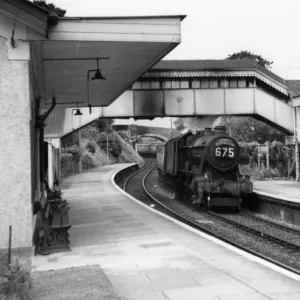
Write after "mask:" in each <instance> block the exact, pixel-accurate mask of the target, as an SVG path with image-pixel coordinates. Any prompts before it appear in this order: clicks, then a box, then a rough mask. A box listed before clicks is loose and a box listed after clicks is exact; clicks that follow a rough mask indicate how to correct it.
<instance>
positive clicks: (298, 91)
mask: <svg viewBox="0 0 300 300" xmlns="http://www.w3.org/2000/svg"><path fill="white" fill-rule="evenodd" d="M286 82H287V84H288V86H289V88H290V92H291V96H292V97H298V96H300V80H287V81H286Z"/></svg>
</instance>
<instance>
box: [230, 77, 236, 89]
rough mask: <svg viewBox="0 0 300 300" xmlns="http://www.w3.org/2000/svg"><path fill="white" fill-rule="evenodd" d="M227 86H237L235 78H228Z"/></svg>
mask: <svg viewBox="0 0 300 300" xmlns="http://www.w3.org/2000/svg"><path fill="white" fill-rule="evenodd" d="M228 83H229V84H228V87H229V88H237V87H238V80H237V78H229V80H228Z"/></svg>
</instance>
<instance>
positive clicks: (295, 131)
mask: <svg viewBox="0 0 300 300" xmlns="http://www.w3.org/2000/svg"><path fill="white" fill-rule="evenodd" d="M297 132H298V128H297V108H296V107H294V139H295V161H296V181H297V182H299V178H300V175H299V142H298V139H297Z"/></svg>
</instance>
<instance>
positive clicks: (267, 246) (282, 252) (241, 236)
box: [138, 170, 300, 271]
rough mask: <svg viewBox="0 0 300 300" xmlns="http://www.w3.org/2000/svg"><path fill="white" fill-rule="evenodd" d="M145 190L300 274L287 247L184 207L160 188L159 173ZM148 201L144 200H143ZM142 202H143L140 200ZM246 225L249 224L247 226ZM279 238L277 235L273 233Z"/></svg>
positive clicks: (297, 257)
mask: <svg viewBox="0 0 300 300" xmlns="http://www.w3.org/2000/svg"><path fill="white" fill-rule="evenodd" d="M146 186H147V188H148V190H149V192H151V194H152V195H153V196H154V197H156V198H157V199H158V200H159V201H160V202H162V203H163V204H164V205H166V206H168V207H170V209H172V210H174V211H176V212H177V213H179V214H180V215H182V216H183V217H186V218H188V219H189V220H191V221H196V222H197V223H199V224H201V226H203V227H205V228H206V229H209V230H211V231H212V232H213V233H215V234H217V235H219V236H220V237H223V238H225V239H227V240H229V241H231V242H233V243H235V244H238V245H240V246H243V247H245V248H247V249H251V250H252V251H255V252H257V253H260V254H261V255H264V256H266V257H269V258H271V259H273V260H275V261H279V262H281V263H283V264H285V265H288V266H290V267H292V268H294V269H296V270H299V271H300V253H299V252H297V251H295V250H290V249H288V248H287V247H285V246H280V245H278V244H276V243H273V242H271V241H268V240H266V239H265V238H263V236H262V237H258V236H255V235H252V234H251V233H245V231H243V230H242V229H239V228H236V227H235V226H233V225H229V224H228V223H226V222H225V221H222V220H219V219H217V218H214V217H213V216H211V215H208V214H206V213H205V212H202V211H199V210H198V211H197V210H196V208H195V207H193V206H192V205H191V204H189V203H184V202H181V201H178V200H176V199H173V198H172V193H171V192H170V190H168V189H167V188H165V187H164V186H161V185H160V183H159V182H158V173H157V170H154V171H153V172H152V173H151V174H150V175H149V176H148V178H147V179H146ZM144 197H145V196H144ZM138 199H141V198H138ZM148 201H149V200H148ZM237 218H240V217H239V216H238V217H237ZM245 225H246V224H245ZM274 234H276V232H275V233H274Z"/></svg>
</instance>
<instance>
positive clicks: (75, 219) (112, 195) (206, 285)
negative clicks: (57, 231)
mask: <svg viewBox="0 0 300 300" xmlns="http://www.w3.org/2000/svg"><path fill="white" fill-rule="evenodd" d="M125 166H126V165H113V166H105V167H101V168H96V169H93V170H90V171H88V172H84V173H82V174H77V175H74V176H70V177H68V178H67V179H66V180H65V181H64V182H63V185H62V188H63V192H64V197H66V198H67V200H68V201H69V203H70V206H71V210H70V218H71V222H72V224H74V225H73V226H72V228H71V230H70V231H69V232H70V241H71V248H72V252H67V253H55V254H51V255H49V256H36V257H35V258H34V260H33V265H34V267H35V271H36V272H39V271H43V270H55V269H64V268H70V267H84V266H87V265H99V266H101V268H102V269H103V270H104V271H105V273H106V274H107V276H108V278H109V280H110V281H111V283H112V284H113V286H114V287H115V288H116V289H117V291H118V292H119V293H120V294H122V295H124V296H126V297H127V298H128V299H129V300H141V299H142V300H181V299H182V300H195V299H197V300H199V299H201V300H202V299H203V300H227V299H230V300H235V299H246V300H254V299H255V300H264V299H269V300H272V299H273V300H279V299H282V300H284V299H291V300H293V299H296V298H295V297H296V296H295V295H296V294H297V293H298V296H299V294H300V289H299V287H300V281H298V280H300V279H299V277H297V278H294V279H292V278H290V277H288V276H286V275H284V274H282V273H278V272H277V271H275V270H274V268H273V269H272V268H269V267H267V266H266V264H262V263H261V260H258V259H256V258H254V257H252V256H250V255H246V254H244V253H243V252H241V251H237V250H234V248H233V247H231V246H228V245H226V244H225V243H223V242H219V241H217V240H216V239H214V238H211V237H209V236H207V235H205V234H202V233H199V232H196V231H195V230H192V229H189V227H187V226H186V225H182V224H180V223H179V222H177V221H172V220H171V219H170V218H166V217H164V216H162V215H160V214H157V213H154V212H153V211H151V209H150V208H146V207H145V206H142V205H140V204H138V203H137V202H136V201H134V200H133V199H132V198H130V197H128V196H127V195H125V194H123V193H122V192H121V191H119V190H118V189H117V188H116V187H115V186H114V185H113V184H112V183H111V177H112V175H113V174H114V173H115V172H116V170H118V169H121V168H124V167H125ZM282 284H283V285H284V288H280V286H281V285H282ZM289 297H290V298H289ZM297 299H299V297H298V298H297Z"/></svg>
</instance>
